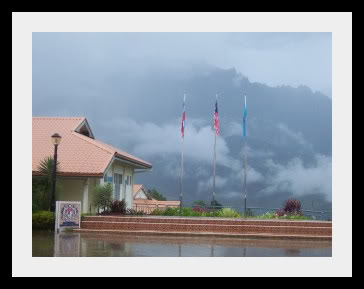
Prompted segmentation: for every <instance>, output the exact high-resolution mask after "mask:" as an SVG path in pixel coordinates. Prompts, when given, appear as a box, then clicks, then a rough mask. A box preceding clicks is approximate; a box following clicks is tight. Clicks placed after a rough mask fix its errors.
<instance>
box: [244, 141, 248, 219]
mask: <svg viewBox="0 0 364 289" xmlns="http://www.w3.org/2000/svg"><path fill="white" fill-rule="evenodd" d="M246 165H247V159H246V136H245V137H244V195H245V197H244V215H245V217H246V194H247V193H246Z"/></svg>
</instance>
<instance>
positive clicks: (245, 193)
mask: <svg viewBox="0 0 364 289" xmlns="http://www.w3.org/2000/svg"><path fill="white" fill-rule="evenodd" d="M245 117H246V94H245V96H244V124H243V125H244V216H245V217H246V213H247V211H246V195H247V191H246V174H247V171H246V169H247V157H246V119H245Z"/></svg>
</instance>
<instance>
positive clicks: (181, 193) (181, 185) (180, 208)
mask: <svg viewBox="0 0 364 289" xmlns="http://www.w3.org/2000/svg"><path fill="white" fill-rule="evenodd" d="M183 144H184V137H182V153H181V184H180V198H179V200H180V204H179V215H180V216H182V195H183Z"/></svg>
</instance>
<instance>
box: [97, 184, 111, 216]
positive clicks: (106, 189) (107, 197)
mask: <svg viewBox="0 0 364 289" xmlns="http://www.w3.org/2000/svg"><path fill="white" fill-rule="evenodd" d="M112 191H113V189H112V184H110V183H106V184H103V185H97V186H96V187H95V191H94V201H93V205H94V206H95V207H96V208H97V211H99V208H102V209H103V211H108V210H109V208H110V207H111V204H112Z"/></svg>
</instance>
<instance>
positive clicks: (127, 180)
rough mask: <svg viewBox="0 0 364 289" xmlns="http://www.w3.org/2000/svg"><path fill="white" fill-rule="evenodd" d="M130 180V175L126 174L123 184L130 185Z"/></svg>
mask: <svg viewBox="0 0 364 289" xmlns="http://www.w3.org/2000/svg"><path fill="white" fill-rule="evenodd" d="M130 181H131V178H130V176H126V179H125V184H126V185H127V186H130Z"/></svg>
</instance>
